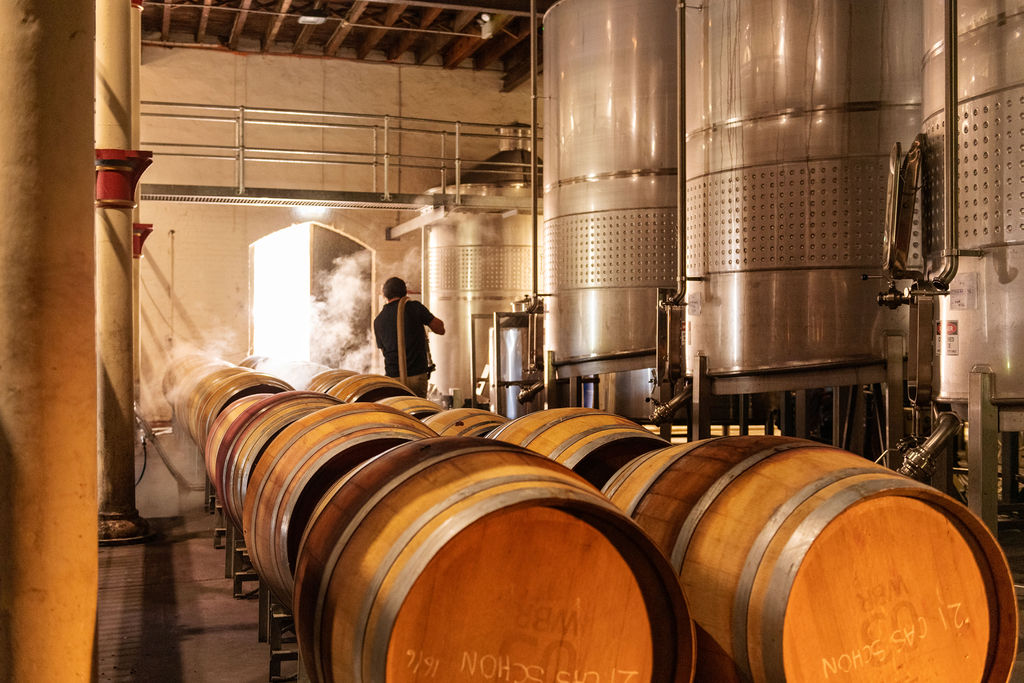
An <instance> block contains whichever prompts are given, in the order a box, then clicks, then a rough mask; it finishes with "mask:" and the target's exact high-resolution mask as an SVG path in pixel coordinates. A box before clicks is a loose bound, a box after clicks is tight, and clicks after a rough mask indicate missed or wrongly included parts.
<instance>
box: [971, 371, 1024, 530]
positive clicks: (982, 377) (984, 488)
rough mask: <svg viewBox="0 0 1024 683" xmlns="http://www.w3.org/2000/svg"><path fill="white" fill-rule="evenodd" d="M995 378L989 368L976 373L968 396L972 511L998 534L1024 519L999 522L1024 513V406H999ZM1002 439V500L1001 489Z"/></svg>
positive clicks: (972, 375)
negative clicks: (1023, 485)
mask: <svg viewBox="0 0 1024 683" xmlns="http://www.w3.org/2000/svg"><path fill="white" fill-rule="evenodd" d="M994 383H995V375H994V374H993V372H992V368H990V367H989V366H987V365H976V366H975V367H974V368H972V369H971V377H970V380H969V384H968V393H967V422H968V430H967V506H968V507H969V508H970V509H971V511H972V512H974V514H976V515H978V517H980V518H981V521H982V522H984V523H985V526H987V527H988V528H989V529H990V530H991V531H992V532H993V533H996V532H997V530H998V528H999V527H1000V526H1004V527H1007V526H1020V525H1021V522H1020V520H1007V521H1006V522H1000V520H999V513H1000V512H1003V513H1010V512H1021V511H1024V504H1022V503H1021V502H1020V500H1019V494H1018V481H1017V471H1018V469H1019V466H1018V462H1017V460H1018V452H1017V449H1018V448H1019V443H1020V440H1019V433H1020V432H1021V431H1024V405H1019V404H1008V403H999V402H997V401H996V400H995V399H994V398H993V394H994V389H995V386H994ZM1000 435H1002V458H1001V460H1002V475H1001V476H1002V482H1001V483H1002V484H1003V491H1002V495H1000V494H999V484H1000V443H999V442H1000Z"/></svg>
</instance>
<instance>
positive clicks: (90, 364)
mask: <svg viewBox="0 0 1024 683" xmlns="http://www.w3.org/2000/svg"><path fill="white" fill-rule="evenodd" d="M93 37H94V3H93V1H92V0H64V1H63V2H53V0H3V2H0V90H2V92H4V93H6V94H7V96H6V97H3V98H0V204H2V206H3V211H2V212H0V235H3V239H0V378H2V379H0V539H2V545H3V551H2V552H0V680H3V681H89V680H90V678H91V676H92V669H93V646H94V631H95V624H96V590H97V562H98V560H97V548H96V355H95V334H94V306H93V288H92V284H93V233H92V225H93V187H94V167H93V130H92V125H91V122H92V116H93V78H92V75H93Z"/></svg>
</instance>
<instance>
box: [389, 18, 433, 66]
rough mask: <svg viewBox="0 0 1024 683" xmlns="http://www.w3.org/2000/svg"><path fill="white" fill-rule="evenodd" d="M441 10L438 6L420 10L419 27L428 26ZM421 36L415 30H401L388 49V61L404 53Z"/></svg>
mask: <svg viewBox="0 0 1024 683" xmlns="http://www.w3.org/2000/svg"><path fill="white" fill-rule="evenodd" d="M441 11H442V10H441V8H440V7H427V8H425V9H424V10H423V11H422V12H420V21H419V27H420V28H427V27H429V26H430V25H431V24H433V23H434V21H436V20H437V18H438V17H439V16H440V15H441ZM421 36H422V34H420V33H416V32H415V31H403V32H402V35H401V36H399V38H398V40H396V41H395V44H394V45H392V46H391V49H390V50H388V61H389V62H393V61H395V60H397V59H398V58H399V57H401V56H402V55H404V54H405V53H406V51H407V50H408V49H409V48H410V47H412V44H413V43H415V42H416V41H417V40H419V39H420V37H421Z"/></svg>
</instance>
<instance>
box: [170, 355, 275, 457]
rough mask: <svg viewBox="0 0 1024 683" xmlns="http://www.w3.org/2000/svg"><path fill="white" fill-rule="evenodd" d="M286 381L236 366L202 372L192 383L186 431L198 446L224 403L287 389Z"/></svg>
mask: <svg viewBox="0 0 1024 683" xmlns="http://www.w3.org/2000/svg"><path fill="white" fill-rule="evenodd" d="M291 388H292V387H291V385H290V384H288V383H287V382H285V381H283V380H281V379H278V378H277V377H273V376H271V375H268V374H266V373H264V372H256V371H254V370H249V369H247V368H241V367H238V366H235V367H230V368H221V369H218V370H214V371H213V372H210V373H208V374H206V375H204V376H203V377H202V378H201V379H200V380H199V382H197V383H196V386H195V388H194V389H193V391H192V396H191V398H190V399H189V403H188V422H187V426H188V430H189V434H190V435H191V436H192V440H193V441H195V443H196V445H198V446H199V447H200V448H202V447H204V446H205V445H206V437H207V436H208V434H209V431H210V426H211V425H212V424H213V421H214V420H215V419H216V418H217V415H219V414H220V411H221V410H223V408H224V406H226V405H227V404H229V403H231V402H232V401H234V400H235V399H239V398H242V397H243V396H248V395H249V394H269V393H277V392H281V391H289V390H291Z"/></svg>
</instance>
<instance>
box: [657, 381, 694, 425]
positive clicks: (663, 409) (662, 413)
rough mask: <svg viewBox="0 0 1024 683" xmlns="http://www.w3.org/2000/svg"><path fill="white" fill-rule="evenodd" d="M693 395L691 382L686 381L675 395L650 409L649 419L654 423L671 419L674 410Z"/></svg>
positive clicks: (661, 422)
mask: <svg viewBox="0 0 1024 683" xmlns="http://www.w3.org/2000/svg"><path fill="white" fill-rule="evenodd" d="M691 396H693V384H690V383H689V382H687V383H686V384H685V385H684V386H683V388H682V389H681V390H680V391H679V393H677V394H676V395H675V396H673V397H672V398H670V399H669V400H667V401H665V402H664V403H658V405H657V406H656V407H655V408H654V410H652V411H651V416H650V420H651V422H653V423H654V424H663V423H665V422H668V421H669V420H671V419H672V416H673V415H675V413H676V411H677V410H679V409H680V408H681V407H682V406H683V404H684V403H686V402H687V401H688V400H690V397H691Z"/></svg>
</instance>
